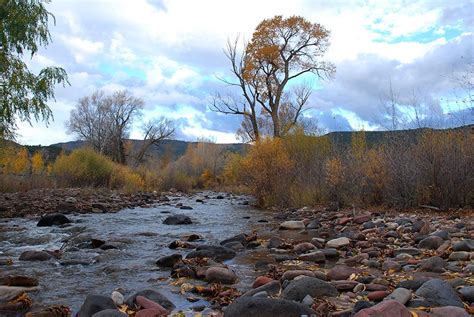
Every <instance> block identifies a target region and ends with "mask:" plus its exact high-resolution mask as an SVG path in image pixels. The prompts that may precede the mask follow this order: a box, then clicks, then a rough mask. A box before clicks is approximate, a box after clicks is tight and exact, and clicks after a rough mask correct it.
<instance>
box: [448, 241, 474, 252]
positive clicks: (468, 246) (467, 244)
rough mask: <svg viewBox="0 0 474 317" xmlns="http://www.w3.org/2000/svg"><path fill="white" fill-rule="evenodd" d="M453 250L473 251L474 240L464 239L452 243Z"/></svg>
mask: <svg viewBox="0 0 474 317" xmlns="http://www.w3.org/2000/svg"><path fill="white" fill-rule="evenodd" d="M453 250H454V251H469V252H470V251H474V240H472V239H464V240H461V241H459V242H456V243H455V244H453Z"/></svg>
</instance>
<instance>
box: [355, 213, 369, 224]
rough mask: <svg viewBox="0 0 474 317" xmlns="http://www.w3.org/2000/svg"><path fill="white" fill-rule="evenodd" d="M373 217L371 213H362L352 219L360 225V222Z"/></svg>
mask: <svg viewBox="0 0 474 317" xmlns="http://www.w3.org/2000/svg"><path fill="white" fill-rule="evenodd" d="M371 218H372V216H371V215H361V216H357V217H355V218H354V219H353V220H352V221H353V222H355V223H357V224H359V225H360V224H363V223H364V222H367V221H369V220H370V219H371Z"/></svg>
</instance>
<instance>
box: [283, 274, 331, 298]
mask: <svg viewBox="0 0 474 317" xmlns="http://www.w3.org/2000/svg"><path fill="white" fill-rule="evenodd" d="M338 294H339V292H338V291H337V289H336V288H335V287H334V286H333V285H331V284H330V283H328V282H325V281H323V280H320V279H317V278H314V277H307V276H303V277H301V278H298V279H294V280H293V281H291V282H290V283H289V284H288V286H287V287H286V288H285V289H284V290H283V293H282V298H285V299H289V300H294V301H302V300H303V298H305V296H306V295H310V296H311V297H313V298H317V297H323V296H337V295H338Z"/></svg>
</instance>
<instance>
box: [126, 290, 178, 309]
mask: <svg viewBox="0 0 474 317" xmlns="http://www.w3.org/2000/svg"><path fill="white" fill-rule="evenodd" d="M137 296H143V297H145V298H147V299H149V300H151V301H154V302H155V303H158V304H160V305H161V306H163V307H164V308H165V309H167V310H172V309H174V308H175V305H174V304H173V303H172V302H171V301H170V300H169V299H168V298H167V297H166V296H164V295H163V294H161V293H160V292H158V291H156V290H153V289H145V290H141V291H139V292H137V293H135V294H133V295H132V296H130V297H129V298H127V300H126V301H125V304H127V305H128V306H132V305H134V304H136V301H135V300H136V298H137Z"/></svg>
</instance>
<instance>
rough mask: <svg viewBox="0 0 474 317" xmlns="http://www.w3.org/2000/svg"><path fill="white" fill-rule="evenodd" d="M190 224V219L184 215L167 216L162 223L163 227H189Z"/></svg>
mask: <svg viewBox="0 0 474 317" xmlns="http://www.w3.org/2000/svg"><path fill="white" fill-rule="evenodd" d="M192 223H193V222H192V221H191V218H189V217H188V216H185V215H173V216H169V217H167V218H166V219H165V220H164V221H163V224H165V225H190V224H192Z"/></svg>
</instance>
